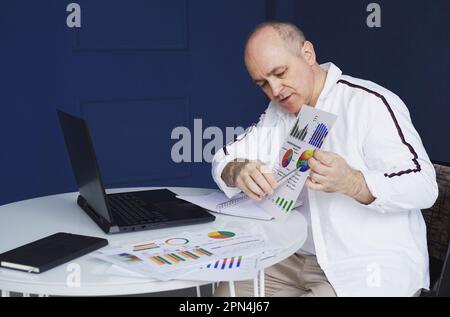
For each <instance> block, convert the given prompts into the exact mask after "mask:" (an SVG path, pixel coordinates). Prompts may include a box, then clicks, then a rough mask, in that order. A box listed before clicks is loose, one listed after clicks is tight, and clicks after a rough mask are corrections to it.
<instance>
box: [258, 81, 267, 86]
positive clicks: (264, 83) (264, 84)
mask: <svg viewBox="0 0 450 317" xmlns="http://www.w3.org/2000/svg"><path fill="white" fill-rule="evenodd" d="M258 85H259V87H265V86H266V85H267V81H265V82H263V83H260V84H258Z"/></svg>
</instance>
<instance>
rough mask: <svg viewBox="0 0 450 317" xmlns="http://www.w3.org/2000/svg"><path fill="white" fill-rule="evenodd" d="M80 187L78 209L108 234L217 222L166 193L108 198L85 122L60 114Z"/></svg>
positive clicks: (162, 191)
mask: <svg viewBox="0 0 450 317" xmlns="http://www.w3.org/2000/svg"><path fill="white" fill-rule="evenodd" d="M57 112H58V117H59V122H60V125H61V128H62V131H63V134H64V139H65V142H66V146H67V150H68V152H69V157H70V162H71V164H72V169H73V172H74V175H75V178H76V181H77V184H78V188H79V193H80V194H79V196H78V199H77V203H78V205H79V206H80V207H81V208H82V209H83V210H84V211H85V212H86V213H87V214H88V215H89V217H91V218H92V220H93V221H95V223H96V224H97V225H98V226H99V227H100V228H101V229H102V230H103V231H104V232H105V233H107V234H113V233H122V232H133V231H141V230H148V229H157V228H165V227H173V226H184V225H192V224H199V223H206V222H210V221H214V220H215V216H213V215H211V214H210V213H209V212H207V211H206V210H205V209H203V208H201V207H198V206H196V205H193V204H191V203H187V202H185V201H183V200H180V199H178V198H176V195H175V194H174V193H173V192H171V191H169V190H167V189H162V190H149V191H136V192H127V193H120V194H106V192H105V188H104V185H103V180H102V177H101V174H100V169H99V166H98V163H97V158H96V155H95V151H94V146H93V143H92V138H91V134H90V132H89V128H88V126H87V123H86V121H85V120H83V119H81V118H78V117H75V116H72V115H70V114H68V113H65V112H63V111H60V110H57Z"/></svg>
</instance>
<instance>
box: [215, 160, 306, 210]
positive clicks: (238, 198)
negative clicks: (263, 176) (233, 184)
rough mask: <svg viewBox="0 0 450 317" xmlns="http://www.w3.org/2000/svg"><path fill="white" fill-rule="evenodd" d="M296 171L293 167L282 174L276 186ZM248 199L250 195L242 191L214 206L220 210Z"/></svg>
mask: <svg viewBox="0 0 450 317" xmlns="http://www.w3.org/2000/svg"><path fill="white" fill-rule="evenodd" d="M297 172H298V170H296V169H295V170H293V171H291V172H289V173H287V174H286V175H284V176H283V177H281V178H280V179H279V180H278V186H279V185H281V184H283V183H284V182H285V181H287V180H288V179H289V178H290V177H291V176H292V175H294V174H295V173H297ZM248 200H250V197H248V196H247V195H246V194H244V193H241V194H239V195H237V196H236V198H233V199H231V200H228V201H226V202H224V203H221V204H218V205H217V206H216V208H217V209H219V210H220V209H226V208H230V207H233V206H236V205H238V204H240V203H243V202H246V201H248Z"/></svg>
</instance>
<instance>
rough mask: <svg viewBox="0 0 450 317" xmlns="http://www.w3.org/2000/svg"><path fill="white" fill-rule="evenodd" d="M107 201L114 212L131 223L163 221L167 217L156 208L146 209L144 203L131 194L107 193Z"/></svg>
mask: <svg viewBox="0 0 450 317" xmlns="http://www.w3.org/2000/svg"><path fill="white" fill-rule="evenodd" d="M107 197H108V202H109V205H110V207H111V209H112V212H113V213H114V214H118V215H119V216H120V217H121V218H122V219H123V220H125V221H126V222H127V223H128V224H131V225H139V224H147V223H156V222H164V221H168V220H169V219H168V218H167V217H165V216H164V215H163V214H161V213H160V212H158V211H156V210H148V209H147V208H146V207H145V206H146V204H145V203H144V202H143V201H142V200H140V199H139V198H137V197H136V196H134V195H132V194H123V195H117V194H116V195H108V196H107Z"/></svg>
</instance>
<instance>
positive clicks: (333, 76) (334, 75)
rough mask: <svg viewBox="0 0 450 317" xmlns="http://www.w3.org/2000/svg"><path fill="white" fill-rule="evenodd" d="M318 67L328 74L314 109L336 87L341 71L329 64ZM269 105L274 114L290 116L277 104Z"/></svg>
mask: <svg viewBox="0 0 450 317" xmlns="http://www.w3.org/2000/svg"><path fill="white" fill-rule="evenodd" d="M320 67H322V69H323V70H324V71H326V72H327V73H328V74H327V79H326V80H325V85H324V87H323V89H322V92H321V93H320V96H319V99H318V100H317V104H316V107H317V105H319V104H320V103H321V102H322V101H323V100H325V99H326V98H327V97H328V95H329V94H330V92H331V91H332V90H333V88H334V87H335V86H336V84H337V82H338V80H339V79H340V77H341V76H342V71H341V70H340V69H339V67H337V66H336V65H334V64H333V63H331V62H329V63H325V64H321V65H320ZM271 105H272V106H273V107H274V108H275V110H276V112H278V114H280V115H282V116H286V115H292V114H290V113H289V112H287V111H286V110H285V109H284V108H283V107H281V106H280V105H278V104H277V103H274V102H271ZM318 108H319V107H318Z"/></svg>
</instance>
